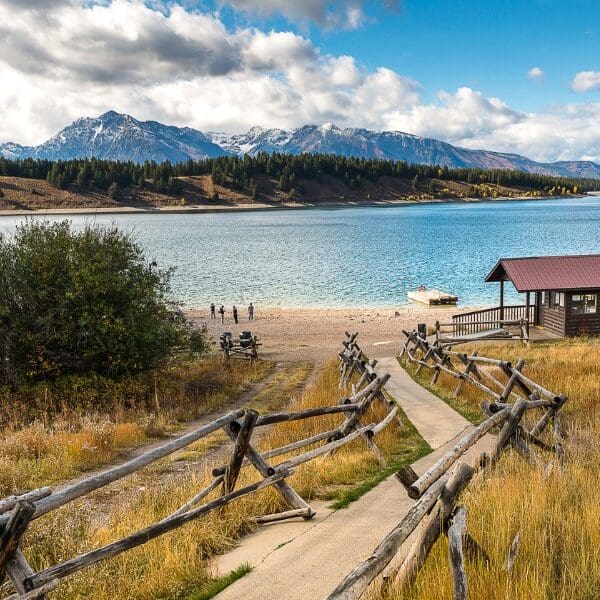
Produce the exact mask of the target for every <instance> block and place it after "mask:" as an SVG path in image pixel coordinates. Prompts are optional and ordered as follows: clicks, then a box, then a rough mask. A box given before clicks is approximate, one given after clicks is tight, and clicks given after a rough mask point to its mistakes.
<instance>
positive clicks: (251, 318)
mask: <svg viewBox="0 0 600 600" xmlns="http://www.w3.org/2000/svg"><path fill="white" fill-rule="evenodd" d="M225 312H226V311H225V306H224V305H223V304H221V306H220V308H219V310H217V307H216V306H215V303H214V302H211V303H210V318H211V319H216V318H217V313H219V317H220V318H221V323H222V324H224V323H225ZM231 314H232V315H233V321H234V322H235V323H236V324H237V323H238V322H239V313H238V309H237V306H236V305H235V304H234V305H233V308H232V309H231ZM248 321H254V305H253V304H252V302H250V304H249V305H248Z"/></svg>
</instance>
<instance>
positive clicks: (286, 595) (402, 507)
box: [215, 358, 486, 600]
mask: <svg viewBox="0 0 600 600" xmlns="http://www.w3.org/2000/svg"><path fill="white" fill-rule="evenodd" d="M379 368H380V369H381V371H382V372H389V373H390V375H391V379H390V381H389V382H388V385H387V386H386V387H387V390H388V391H389V392H390V394H391V395H392V396H394V398H395V399H396V400H397V401H398V403H399V404H400V405H401V406H402V408H403V409H404V410H405V411H406V414H407V415H408V417H409V418H410V419H411V420H413V419H414V420H413V423H414V424H415V426H416V427H417V429H419V431H420V432H421V433H422V435H423V437H424V438H425V439H426V440H427V441H428V442H429V443H430V445H431V446H432V447H436V448H437V449H436V450H434V452H432V453H431V454H429V455H428V456H425V457H423V458H421V459H420V460H418V461H416V462H415V463H414V465H413V467H414V469H415V471H416V472H417V473H422V472H423V471H425V470H426V469H428V468H429V467H430V466H431V465H432V464H433V463H434V462H435V461H436V460H437V459H438V458H439V457H440V456H441V455H442V454H443V453H444V452H445V451H446V450H447V449H448V448H449V447H450V446H451V445H452V444H453V442H454V438H455V437H456V436H457V435H458V434H461V433H463V432H464V431H465V429H466V428H468V427H470V425H469V424H468V422H467V421H466V420H465V419H463V418H462V417H461V416H460V415H458V414H457V413H455V412H454V411H453V410H452V409H451V408H449V407H448V406H447V405H446V404H444V403H443V402H442V401H441V400H439V399H438V398H437V397H436V396H434V395H433V394H431V393H429V392H427V391H426V390H423V389H422V388H421V387H420V386H419V385H417V384H416V383H414V381H412V379H410V377H409V376H408V375H407V374H406V373H405V372H404V370H403V369H402V368H401V367H400V365H399V364H398V362H397V361H396V359H395V358H390V359H382V360H381V361H380V362H379ZM481 443H483V444H486V441H485V439H484V440H482V442H481ZM481 443H480V445H477V446H474V447H473V448H472V449H471V451H470V452H469V453H468V454H467V455H466V457H465V459H466V460H468V461H471V462H472V463H474V462H475V461H476V460H477V458H478V456H479V454H480V452H481V451H482V449H483V448H482V445H481ZM413 504H414V500H411V499H410V498H408V496H407V494H406V492H405V490H404V488H403V487H402V486H401V485H400V484H399V482H398V481H397V479H396V478H395V477H393V476H392V477H390V478H388V479H386V480H385V481H383V482H382V483H380V484H379V485H378V486H377V487H375V488H374V489H372V490H371V491H370V492H368V493H367V494H365V495H364V496H362V497H361V498H360V499H359V500H357V501H356V502H353V503H352V504H350V505H349V506H348V507H347V508H344V509H341V510H338V511H331V510H330V509H328V508H327V507H326V505H325V504H324V503H312V505H313V507H314V508H315V509H316V510H317V515H316V516H315V517H314V518H313V519H312V520H311V521H301V520H298V521H295V522H291V521H290V522H287V523H273V524H270V525H266V526H263V527H261V528H260V529H259V530H258V531H257V532H256V533H254V534H252V535H250V536H248V537H247V538H245V539H244V540H243V542H242V543H241V545H240V546H238V547H237V548H235V549H234V550H232V551H231V552H229V553H227V554H226V555H224V556H222V557H219V558H218V559H217V560H216V564H215V571H216V574H221V575H223V574H226V573H228V572H229V571H231V570H233V569H235V568H236V567H238V566H239V565H241V564H243V563H250V564H251V565H252V566H253V567H254V569H253V571H252V572H251V573H249V574H248V575H246V576H244V577H242V578H241V579H239V580H238V581H236V582H235V583H233V584H232V585H231V586H229V587H228V588H227V589H226V590H224V591H223V592H221V593H220V594H219V595H218V596H216V597H217V598H218V600H239V599H240V598H243V599H244V600H264V599H265V598H268V599H269V600H319V599H320V598H323V597H325V596H326V595H327V594H328V593H329V592H331V591H332V590H333V589H334V588H335V586H336V585H337V584H338V583H339V582H340V581H341V580H342V579H343V578H344V577H345V576H346V575H347V574H348V573H349V572H350V571H351V570H352V569H353V568H354V567H356V566H357V565H358V563H359V562H361V561H362V560H364V559H365V558H367V557H368V556H369V555H370V554H371V552H372V551H373V549H374V548H375V547H376V546H377V545H378V544H379V543H380V542H381V540H382V539H383V538H384V537H385V536H386V535H387V534H388V533H389V531H390V530H391V529H392V528H393V527H394V526H395V525H396V524H397V523H398V522H399V521H400V520H401V519H402V518H403V517H404V515H405V514H406V513H407V512H408V510H409V509H410V507H411V506H412V505H413Z"/></svg>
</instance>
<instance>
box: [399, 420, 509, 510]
mask: <svg viewBox="0 0 600 600" xmlns="http://www.w3.org/2000/svg"><path fill="white" fill-rule="evenodd" d="M509 414H510V412H509V409H504V410H502V411H500V412H498V413H496V414H495V415H493V416H491V417H489V418H488V419H486V420H485V421H484V422H483V423H481V424H480V425H478V426H477V427H475V429H473V430H472V431H470V432H469V433H468V434H467V435H466V436H464V437H462V438H461V439H460V440H459V441H458V442H457V443H456V444H454V446H452V448H450V450H448V451H447V452H446V453H445V454H444V455H443V456H442V457H441V458H440V459H439V460H438V461H437V462H436V463H435V464H434V465H433V466H432V467H430V468H429V469H428V470H427V471H426V472H425V473H423V475H421V477H419V479H418V480H417V481H415V483H413V484H412V485H411V486H410V488H409V490H408V495H409V496H410V497H411V498H414V499H416V498H419V497H421V496H422V495H423V493H424V492H425V490H426V489H427V488H429V486H430V485H432V483H433V482H434V481H436V479H438V478H439V477H440V475H442V474H443V473H445V472H446V471H448V469H449V468H450V467H451V466H452V465H453V464H454V463H455V462H456V461H457V460H458V459H459V457H460V456H462V455H463V454H464V453H465V452H466V451H467V450H468V449H469V448H470V447H471V446H473V445H474V444H476V443H477V442H478V441H479V440H480V439H481V438H482V437H483V436H484V435H485V434H486V433H487V432H488V431H490V429H492V428H494V427H496V426H497V425H498V424H500V423H502V422H503V421H504V420H505V419H507V418H508V415H509Z"/></svg>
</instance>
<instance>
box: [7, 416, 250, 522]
mask: <svg viewBox="0 0 600 600" xmlns="http://www.w3.org/2000/svg"><path fill="white" fill-rule="evenodd" d="M243 415H244V411H243V410H237V411H233V412H229V413H227V414H225V415H223V416H222V417H219V418H218V419H215V420H214V421H212V422H210V423H207V424H206V425H203V426H202V427H199V428H198V429H195V430H194V431H191V432H190V433H186V434H185V435H182V436H180V437H178V438H175V439H174V440H171V441H170V442H167V443H165V444H162V445H161V446H157V447H156V448H153V449H152V450H149V451H148V452H144V453H143V454H141V455H140V456H137V457H136V458H133V459H131V460H129V461H127V462H125V463H122V464H120V465H117V466H116V467H112V468H110V469H107V470H106V471H102V472H101V473H97V474H95V475H91V476H90V477H88V478H86V479H82V480H80V481H77V482H76V483H73V484H71V485H68V486H67V487H65V488H63V489H62V490H58V491H56V492H54V493H53V494H52V495H50V496H48V497H47V498H43V499H41V500H39V501H38V502H36V503H35V514H34V515H33V518H34V519H37V518H38V517H41V516H42V515H45V514H46V513H48V512H50V511H51V510H54V509H56V508H58V507H59V506H63V505H64V504H67V503H68V502H71V501H72V500H75V499H76V498H80V497H81V496H84V495H85V494H88V493H89V492H92V491H94V490H97V489H98V488H101V487H103V486H105V485H107V484H109V483H112V482H113V481H117V480H118V479H121V478H123V477H125V476H126V475H130V474H131V473H134V472H135V471H139V470H140V469H141V468H143V467H145V466H147V465H149V464H151V463H153V462H155V461H157V460H158V459H159V458H163V457H164V456H168V455H169V454H172V453H173V452H176V451H177V450H180V449H181V448H185V446H188V445H189V444H191V443H193V442H195V441H197V440H199V439H202V438H203V437H206V436H207V435H208V434H209V433H212V432H213V431H217V430H218V429H221V428H222V427H224V426H225V425H228V424H229V423H231V422H232V421H235V420H236V419H239V418H240V417H241V416H243ZM7 520H8V518H7V516H6V515H0V525H2V524H4V523H6V521H7Z"/></svg>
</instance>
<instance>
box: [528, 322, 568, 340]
mask: <svg viewBox="0 0 600 600" xmlns="http://www.w3.org/2000/svg"><path fill="white" fill-rule="evenodd" d="M562 339H563V336H561V335H558V334H557V333H554V332H553V331H550V330H549V329H544V328H543V327H534V326H530V327H529V341H530V342H531V343H533V344H535V343H536V342H551V341H553V340H562Z"/></svg>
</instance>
